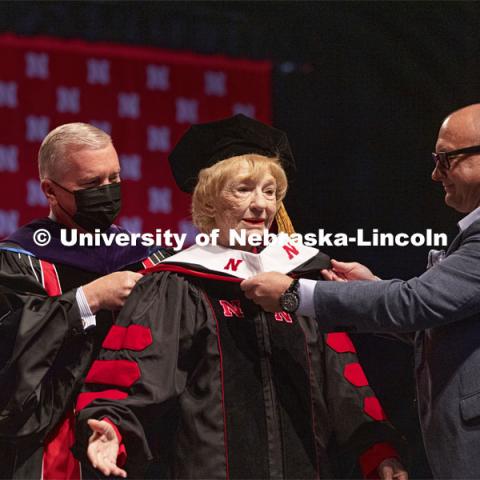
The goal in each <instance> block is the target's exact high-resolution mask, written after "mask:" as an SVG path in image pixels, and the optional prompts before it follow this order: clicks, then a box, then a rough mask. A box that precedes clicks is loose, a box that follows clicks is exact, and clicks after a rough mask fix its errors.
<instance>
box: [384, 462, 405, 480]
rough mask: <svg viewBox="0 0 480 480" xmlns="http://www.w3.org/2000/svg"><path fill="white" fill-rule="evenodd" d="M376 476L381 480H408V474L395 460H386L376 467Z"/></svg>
mask: <svg viewBox="0 0 480 480" xmlns="http://www.w3.org/2000/svg"><path fill="white" fill-rule="evenodd" d="M378 475H379V477H380V478H381V480H408V473H407V471H406V470H405V468H404V467H403V465H402V464H401V463H400V461H399V460H398V459H396V458H386V459H385V460H384V461H383V462H382V463H381V464H380V465H379V466H378Z"/></svg>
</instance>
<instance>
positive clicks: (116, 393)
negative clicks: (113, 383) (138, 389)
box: [75, 390, 128, 412]
mask: <svg viewBox="0 0 480 480" xmlns="http://www.w3.org/2000/svg"><path fill="white" fill-rule="evenodd" d="M127 397H128V393H126V392H122V391H121V390H102V391H100V392H84V393H81V394H80V395H79V396H78V397H77V404H76V405H75V411H76V412H79V411H80V410H83V409H84V408H85V407H86V406H87V405H89V404H90V403H92V402H93V401H94V400H96V399H97V398H108V399H111V400H123V399H124V398H127Z"/></svg>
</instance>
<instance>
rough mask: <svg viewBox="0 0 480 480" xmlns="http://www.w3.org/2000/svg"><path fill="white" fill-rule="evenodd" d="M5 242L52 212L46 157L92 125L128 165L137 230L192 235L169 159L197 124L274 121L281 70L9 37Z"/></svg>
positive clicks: (3, 91)
mask: <svg viewBox="0 0 480 480" xmlns="http://www.w3.org/2000/svg"><path fill="white" fill-rule="evenodd" d="M0 58H1V59H2V60H1V64H0V125H1V128H0V238H1V237H3V236H5V235H8V234H9V233H10V232H12V231H13V230H15V229H16V228H17V227H18V226H20V225H22V224H23V223H26V222H28V221H29V220H31V219H33V218H37V217H41V216H45V215H47V213H48V208H47V204H46V200H45V198H44V197H43V194H42V192H41V190H40V187H39V182H38V170H37V152H38V149H39V146H40V143H41V141H42V139H43V138H44V137H45V135H46V134H47V133H48V132H49V131H50V130H52V129H53V128H55V127H56V126H58V125H61V124H63V123H68V122H74V121H82V122H87V123H92V124H94V125H96V126H97V127H99V128H102V129H103V130H105V131H107V132H108V133H109V134H110V135H111V136H112V138H113V142H114V145H115V147H116V149H117V152H118V154H119V157H120V162H121V165H122V180H123V184H122V186H123V199H124V201H123V209H122V212H121V216H120V217H119V219H118V222H117V223H119V224H121V225H123V226H125V227H127V228H129V229H130V230H132V231H145V232H146V231H153V230H154V229H155V228H162V229H167V228H170V229H171V230H172V231H176V232H182V233H183V232H187V233H189V232H191V233H192V234H193V230H192V225H191V222H190V215H189V197H188V196H187V195H185V194H183V193H181V192H180V191H179V190H178V189H177V188H176V186H175V184H174V182H173V179H172V176H171V174H170V169H169V166H168V161H167V156H168V153H169V151H170V150H171V149H172V147H173V146H174V145H175V142H176V141H177V140H178V139H179V137H180V136H181V134H182V133H183V132H184V131H185V130H186V129H187V128H188V126H189V125H190V124H192V123H201V122H206V121H210V120H216V119H220V118H224V117H227V116H230V115H232V114H235V113H245V114H246V115H249V116H251V117H254V118H257V119H259V120H261V121H264V122H270V120H271V64H270V62H253V61H246V60H234V59H230V58H226V57H221V56H201V55H196V54H190V53H177V52H173V51H165V50H158V49H152V48H137V47H128V46H121V45H112V44H96V43H85V42H83V41H75V40H74V41H65V40H55V39H50V38H44V37H39V38H20V37H15V36H13V35H0Z"/></svg>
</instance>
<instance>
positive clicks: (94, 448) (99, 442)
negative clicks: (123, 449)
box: [87, 419, 127, 478]
mask: <svg viewBox="0 0 480 480" xmlns="http://www.w3.org/2000/svg"><path fill="white" fill-rule="evenodd" d="M88 426H89V427H90V428H91V429H92V430H93V434H92V435H91V436H90V438H89V439H88V449H87V457H88V459H89V460H90V463H91V464H92V466H93V468H96V469H97V470H100V471H101V472H102V473H103V474H104V475H106V476H107V477H108V476H109V475H114V476H116V477H123V478H126V477H127V472H126V471H125V470H122V469H121V468H119V467H118V466H117V455H118V448H119V443H118V438H117V434H116V433H115V430H114V429H113V427H112V426H111V425H110V424H109V423H108V422H105V421H103V420H100V421H99V420H93V419H91V420H88Z"/></svg>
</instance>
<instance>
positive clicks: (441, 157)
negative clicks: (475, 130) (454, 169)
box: [432, 145, 480, 170]
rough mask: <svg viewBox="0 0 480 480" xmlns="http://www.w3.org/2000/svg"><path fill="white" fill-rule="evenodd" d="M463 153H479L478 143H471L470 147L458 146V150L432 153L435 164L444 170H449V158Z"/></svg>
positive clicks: (479, 146)
mask: <svg viewBox="0 0 480 480" xmlns="http://www.w3.org/2000/svg"><path fill="white" fill-rule="evenodd" d="M464 153H480V145H473V146H472V147H465V148H459V149H458V150H451V151H450V152H438V153H435V152H433V153H432V158H433V161H434V162H435V165H437V163H438V164H440V167H442V168H443V169H444V170H450V159H451V158H453V157H456V156H458V155H463V154H464Z"/></svg>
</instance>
